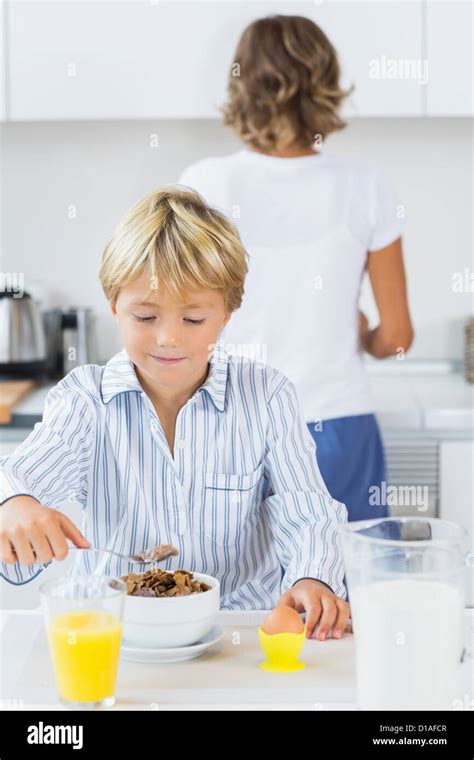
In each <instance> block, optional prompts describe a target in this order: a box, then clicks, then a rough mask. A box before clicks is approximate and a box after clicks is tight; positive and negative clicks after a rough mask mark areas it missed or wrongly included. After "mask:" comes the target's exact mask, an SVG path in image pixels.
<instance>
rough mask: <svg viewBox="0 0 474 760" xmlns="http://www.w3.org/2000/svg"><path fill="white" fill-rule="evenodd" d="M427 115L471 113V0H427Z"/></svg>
mask: <svg viewBox="0 0 474 760" xmlns="http://www.w3.org/2000/svg"><path fill="white" fill-rule="evenodd" d="M426 13H427V34H426V46H427V53H428V66H429V79H428V87H427V114H428V116H472V113H473V90H472V85H473V81H472V44H473V16H474V14H473V7H472V3H471V0H428V3H427V9H426Z"/></svg>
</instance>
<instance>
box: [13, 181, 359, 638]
mask: <svg viewBox="0 0 474 760" xmlns="http://www.w3.org/2000/svg"><path fill="white" fill-rule="evenodd" d="M246 255H247V254H246V252H245V250H244V248H243V245H242V243H241V240H240V238H239V235H238V233H237V232H236V230H235V228H234V227H233V226H232V225H231V224H230V222H229V221H228V220H227V219H226V217H225V216H224V215H223V214H221V213H219V212H218V211H216V210H215V209H212V208H210V207H209V206H207V205H206V203H205V202H204V200H203V199H202V198H201V197H200V196H199V195H198V194H197V193H193V192H191V191H188V190H187V189H183V188H180V187H168V188H164V189H163V190H161V191H158V192H153V193H151V194H149V195H148V196H146V197H145V198H143V199H142V200H141V201H140V202H139V203H137V204H136V205H135V206H134V207H133V208H132V209H131V210H130V211H129V212H128V213H127V214H126V215H125V217H124V218H123V219H122V221H121V223H120V224H119V226H118V228H117V230H116V231H115V234H114V236H113V238H112V240H111V241H110V243H109V244H108V245H107V247H106V249H105V251H104V256H103V260H102V267H101V271H100V280H101V284H102V287H103V290H104V293H105V295H106V297H107V299H108V301H109V302H110V307H111V311H112V314H113V315H114V317H115V318H116V320H117V322H118V325H119V328H120V331H121V335H122V339H123V344H124V349H123V350H122V351H120V352H119V353H118V354H116V355H115V356H114V357H113V358H112V359H111V360H110V361H109V362H108V363H107V364H106V365H105V367H101V366H98V365H92V364H89V365H85V366H82V367H77V368H76V369H74V370H72V371H71V372H70V373H69V374H68V375H67V376H66V377H65V378H64V379H63V380H61V381H60V382H59V383H58V384H57V385H56V386H55V387H54V388H53V389H52V390H51V391H50V393H49V394H48V396H47V399H46V402H45V410H44V414H43V421H42V422H41V423H38V424H37V425H35V429H34V431H33V432H32V433H31V434H30V436H29V437H28V438H27V439H26V440H25V441H24V442H23V443H22V444H21V445H20V446H19V447H18V448H17V449H16V451H15V452H14V453H13V454H12V455H11V456H10V457H9V458H8V459H7V460H6V461H4V462H3V467H2V483H1V486H2V493H1V496H0V498H1V499H2V506H1V507H0V519H1V522H0V560H1V561H2V563H3V577H5V578H6V579H7V580H9V581H10V582H12V583H23V582H27V581H29V580H31V579H32V578H34V577H36V575H38V573H39V572H41V570H42V568H39V569H38V568H37V567H36V568H35V567H32V566H33V565H34V563H35V562H36V561H39V562H41V563H48V562H50V561H51V560H52V558H56V559H64V557H65V556H66V555H67V552H68V547H67V543H66V538H69V539H71V540H72V542H73V543H74V544H75V545H76V546H78V547H87V546H91V545H92V546H93V547H95V548H98V549H110V550H113V551H117V552H119V553H121V554H127V555H131V554H135V553H136V552H138V551H140V550H141V549H150V548H153V547H154V546H156V545H158V544H161V543H172V544H174V545H175V546H176V547H177V548H178V549H179V557H178V558H177V560H173V559H172V558H170V559H168V560H166V561H165V562H164V563H163V564H162V565H161V566H162V567H163V569H165V570H166V569H176V568H177V567H182V568H184V569H187V570H196V571H200V572H203V573H208V574H210V575H213V576H215V577H217V578H218V579H219V581H220V583H221V594H222V598H221V607H222V608H227V609H270V608H272V607H273V606H275V604H286V605H290V606H293V607H295V609H296V610H297V611H298V612H303V611H305V612H306V625H307V635H308V637H310V636H312V635H313V633H314V632H315V629H316V626H317V625H318V630H317V635H318V638H320V639H324V638H325V637H326V635H327V633H328V632H329V631H330V630H332V633H333V636H334V637H335V638H339V637H340V636H342V632H343V631H344V629H345V626H346V623H347V621H348V618H349V605H348V603H347V602H346V601H345V595H346V593H345V588H344V585H343V575H344V572H343V566H342V562H341V555H340V548H339V544H338V537H337V528H338V525H339V524H340V523H342V522H343V521H345V520H346V518H347V512H346V509H345V506H344V504H342V503H340V502H336V501H334V500H333V499H332V498H331V497H330V495H329V493H328V491H327V489H326V486H325V484H324V482H323V480H322V478H321V476H320V473H319V470H318V467H317V464H316V457H315V448H314V444H313V442H312V440H311V438H310V436H309V435H308V432H307V430H306V428H305V425H304V423H302V421H301V418H300V413H299V408H298V402H297V398H296V394H295V390H294V387H293V385H292V384H291V383H290V382H289V381H288V380H287V378H286V377H284V376H283V375H282V374H281V373H279V372H278V371H277V370H275V369H272V368H271V367H268V366H261V365H258V364H257V363H256V362H253V361H242V359H239V360H238V361H237V359H236V358H233V357H231V356H230V355H229V354H228V353H227V352H226V351H224V349H223V347H222V346H220V345H219V344H218V336H219V334H220V332H221V331H222V329H223V328H224V326H225V325H226V324H227V322H228V321H229V319H230V317H231V314H232V312H233V311H235V310H236V309H238V308H239V306H240V303H241V300H242V296H243V292H244V280H245V275H246V272H247V262H246ZM71 497H73V498H74V499H75V500H77V501H78V502H79V503H80V504H81V505H82V507H83V524H82V532H81V531H79V530H78V528H77V527H76V526H75V525H73V523H72V522H71V521H70V520H69V519H68V518H67V517H66V516H65V515H64V514H62V513H61V512H60V511H59V510H58V508H57V507H58V504H59V503H60V502H61V501H64V500H65V499H66V498H71ZM86 536H87V538H85V537H86ZM76 555H77V556H76V557H75V563H74V566H73V569H72V572H82V573H91V572H94V571H95V572H98V571H100V572H102V573H104V574H108V575H122V574H125V573H127V572H130V571H134V572H140V571H142V570H144V569H145V568H144V566H143V567H141V566H140V565H133V566H132V565H129V564H128V563H127V562H123V561H121V560H119V559H118V558H116V557H114V556H112V555H106V554H102V555H101V560H100V563H99V564H100V567H99V566H97V565H96V566H95V567H91V562H92V560H93V558H96V557H97V555H96V553H92V552H77V553H76ZM176 563H177V564H176ZM12 564H13V565H14V567H13V568H12V567H10V565H12ZM19 565H27V566H28V567H27V569H26V570H25V569H20V567H19ZM172 566H173V567H172ZM175 566H176V567H175ZM282 571H283V577H282Z"/></svg>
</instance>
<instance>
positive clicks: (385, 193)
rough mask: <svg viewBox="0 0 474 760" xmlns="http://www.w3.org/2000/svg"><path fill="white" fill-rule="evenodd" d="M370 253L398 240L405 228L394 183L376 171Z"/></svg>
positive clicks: (373, 188) (374, 176)
mask: <svg viewBox="0 0 474 760" xmlns="http://www.w3.org/2000/svg"><path fill="white" fill-rule="evenodd" d="M370 207H371V217H370V219H371V230H370V236H369V245H368V250H369V251H378V250H379V249H380V248H385V247H386V246H387V245H390V243H393V242H394V241H395V240H397V239H398V238H399V237H400V236H401V234H402V232H403V228H404V224H403V221H404V220H403V216H404V208H403V206H402V204H401V203H400V200H399V197H398V193H397V191H396V189H395V186H394V184H393V183H392V181H391V180H390V179H389V178H388V177H387V176H386V175H385V174H384V173H383V172H382V171H380V169H376V170H375V171H374V173H373V176H372V183H371V203H370Z"/></svg>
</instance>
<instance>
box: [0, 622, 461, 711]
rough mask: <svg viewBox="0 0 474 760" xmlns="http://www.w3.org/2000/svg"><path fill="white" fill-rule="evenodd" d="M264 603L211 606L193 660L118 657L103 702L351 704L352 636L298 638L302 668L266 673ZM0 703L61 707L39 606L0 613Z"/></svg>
mask: <svg viewBox="0 0 474 760" xmlns="http://www.w3.org/2000/svg"><path fill="white" fill-rule="evenodd" d="M268 613H269V610H259V611H248V612H240V611H231V610H221V611H219V612H218V615H217V619H216V623H217V624H220V625H222V626H223V627H224V636H223V638H222V639H221V641H220V642H218V643H217V644H215V645H214V646H213V647H211V648H210V649H209V650H208V651H207V652H206V653H205V654H203V655H201V657H198V658H197V659H195V660H188V661H186V662H181V663H168V664H166V665H162V664H160V665H158V664H153V665H150V664H144V663H135V662H128V661H126V660H123V659H121V660H120V663H119V671H118V678H117V689H116V695H115V696H116V704H115V705H114V706H113V707H112V708H108V709H111V710H160V711H162V710H166V709H173V710H175V709H193V708H194V709H213V708H216V707H218V708H219V709H231V710H240V709H266V710H267V709H277V710H278V709H294V710H311V711H317V710H355V709H357V705H356V702H355V700H356V676H355V643H354V636H353V635H352V634H349V633H346V634H344V636H343V638H342V639H340V640H338V641H336V640H332V639H327V640H326V641H317V640H316V639H311V640H309V639H306V640H305V643H304V646H303V649H302V652H301V654H300V657H299V659H300V660H302V661H303V662H305V663H306V667H305V669H304V670H301V671H298V672H295V673H268V672H266V671H263V670H261V669H260V668H259V662H260V661H261V660H262V659H263V653H262V651H261V650H260V647H259V643H258V636H257V628H258V626H259V625H261V623H262V622H263V621H264V619H265V618H266V616H267V615H268ZM0 626H1V627H0V652H1V657H2V681H1V695H0V707H3V709H13V708H14V707H15V706H16V708H17V709H42V710H44V709H51V710H57V709H65V708H63V707H62V706H61V704H60V703H59V702H57V696H56V690H55V687H54V679H53V671H52V666H51V662H50V657H49V651H48V644H47V639H46V632H45V629H44V621H43V616H42V612H41V609H40V608H37V609H35V610H28V611H27V610H10V611H9V612H2V613H1V616H0ZM473 634H474V610H465V636H466V638H465V640H466V642H467V644H468V646H470V644H469V642H470V641H472V637H473ZM472 667H473V661H472V650H471V657H468V658H466V659H465V661H464V662H463V663H462V665H461V678H462V684H461V688H462V694H461V695H460V698H462V700H463V704H466V703H470V704H472V699H473V696H474V694H473V674H472Z"/></svg>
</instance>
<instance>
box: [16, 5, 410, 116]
mask: <svg viewBox="0 0 474 760" xmlns="http://www.w3.org/2000/svg"><path fill="white" fill-rule="evenodd" d="M275 13H286V14H288V13H291V14H295V15H306V16H308V17H310V18H313V19H314V20H315V21H316V22H317V23H319V24H320V25H321V26H322V27H323V29H324V30H325V31H326V33H327V34H328V36H329V38H330V39H331V40H332V41H333V43H334V44H335V46H336V48H337V50H338V52H339V55H340V58H341V61H342V63H343V67H344V71H345V74H344V77H345V80H346V81H351V82H355V84H356V91H355V94H354V97H353V103H352V105H351V106H349V108H348V110H346V112H347V113H348V114H354V115H360V116H386V115H417V114H420V113H421V104H422V96H421V90H422V88H421V87H420V86H419V84H418V82H417V81H416V79H415V78H414V73H415V70H414V69H413V67H412V68H411V69H410V66H411V64H410V61H416V60H417V59H419V58H420V55H421V39H422V33H421V18H422V15H421V2H418V0H413V2H410V3H406V2H385V1H382V2H377V3H374V2H359V1H358V0H356V1H354V2H331V3H321V4H319V3H316V4H315V3H314V2H249V1H247V2H222V0H219V1H217V2H202V1H201V0H196V1H195V2H191V1H189V0H186V1H181V0H173V1H172V2H169V1H167V0H159V1H154V0H134V2H115V0H94V2H87V1H85V2H84V0H82V2H79V1H78V0H62V1H61V2H58V1H57V0H56V1H52V0H13V2H12V3H11V6H10V14H9V16H10V20H9V39H10V44H9V49H10V61H9V69H10V83H11V118H12V119H18V120H28V119H125V118H155V117H156V118H207V117H219V105H220V104H221V103H222V102H223V100H224V98H225V92H226V81H227V75H228V71H229V69H230V66H231V64H232V56H233V52H234V49H235V46H236V43H237V40H238V38H239V36H240V34H241V32H242V30H243V29H244V27H245V26H246V25H247V24H248V23H249V22H250V21H251V20H253V19H255V18H259V17H261V16H265V15H269V14H275ZM407 62H408V63H407ZM410 71H411V73H410Z"/></svg>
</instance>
